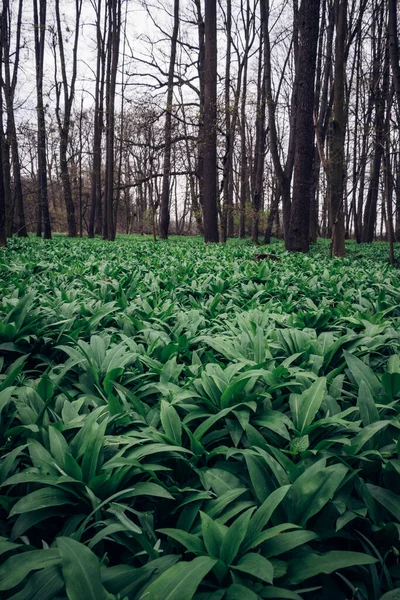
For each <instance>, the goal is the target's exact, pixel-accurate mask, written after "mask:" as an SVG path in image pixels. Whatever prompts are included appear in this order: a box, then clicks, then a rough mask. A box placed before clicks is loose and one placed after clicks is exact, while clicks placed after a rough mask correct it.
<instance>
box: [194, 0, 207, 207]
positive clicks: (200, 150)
mask: <svg viewBox="0 0 400 600" xmlns="http://www.w3.org/2000/svg"><path fill="white" fill-rule="evenodd" d="M207 1H208V0H207ZM194 2H195V5H196V14H197V30H198V39H199V56H198V71H199V103H200V107H199V132H198V140H197V167H196V171H197V178H198V181H199V203H200V206H201V208H202V209H203V204H204V142H205V140H204V94H205V23H204V19H203V15H202V12H201V0H194Z"/></svg>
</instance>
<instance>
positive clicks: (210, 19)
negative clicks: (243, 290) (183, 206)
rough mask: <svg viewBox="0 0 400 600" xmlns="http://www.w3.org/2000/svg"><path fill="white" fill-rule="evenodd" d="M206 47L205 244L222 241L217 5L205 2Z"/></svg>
mask: <svg viewBox="0 0 400 600" xmlns="http://www.w3.org/2000/svg"><path fill="white" fill-rule="evenodd" d="M204 24H205V48H204V158H203V176H204V200H203V218H204V241H205V242H218V240H219V236H218V213H217V2H216V0H206V1H205V13H204Z"/></svg>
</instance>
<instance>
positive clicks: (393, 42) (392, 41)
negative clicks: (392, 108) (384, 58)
mask: <svg viewBox="0 0 400 600" xmlns="http://www.w3.org/2000/svg"><path fill="white" fill-rule="evenodd" d="M388 3H389V24H388V33H389V56H390V65H391V68H392V74H393V84H394V89H395V92H396V98H397V106H398V109H399V110H400V64H399V38H398V31H397V2H396V0H388Z"/></svg>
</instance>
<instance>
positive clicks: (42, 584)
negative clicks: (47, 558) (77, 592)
mask: <svg viewBox="0 0 400 600" xmlns="http://www.w3.org/2000/svg"><path fill="white" fill-rule="evenodd" d="M63 588H64V580H63V578H62V576H61V572H60V569H59V567H48V568H47V569H42V570H41V571H39V572H38V573H34V574H33V575H31V576H30V577H29V579H28V582H27V584H26V585H25V587H24V588H23V589H22V590H21V591H20V592H18V593H17V594H15V595H14V596H11V598H10V600H53V599H54V598H56V597H57V596H58V595H59V593H60V592H61V591H62V589H63Z"/></svg>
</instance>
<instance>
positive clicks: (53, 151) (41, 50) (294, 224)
mask: <svg viewBox="0 0 400 600" xmlns="http://www.w3.org/2000/svg"><path fill="white" fill-rule="evenodd" d="M208 10H210V11H211V12H210V13H208ZM397 10H398V7H397V3H396V0H386V1H378V0H371V1H367V0H362V1H360V0H352V1H349V0H347V1H343V2H342V1H340V2H339V1H337V0H319V1H315V2H303V3H301V4H300V6H299V2H298V0H290V1H289V0H282V1H277V0H275V2H270V1H263V2H261V1H258V0H240V1H239V0H226V1H224V2H222V1H221V2H220V3H219V4H218V5H216V3H215V2H210V3H209V2H206V3H205V6H203V5H202V3H201V1H200V0H180V1H179V0H175V1H174V2H173V3H167V5H165V4H163V3H162V2H161V1H160V0H154V3H151V2H150V1H148V2H145V1H144V0H143V2H142V3H141V4H139V3H135V0H124V1H123V0H115V1H114V0H113V1H111V0H90V1H88V2H86V3H83V1H82V0H75V1H72V0H67V1H63V2H62V5H61V3H60V0H52V1H51V2H50V1H49V0H34V1H33V6H32V5H31V4H30V3H29V5H28V3H27V0H18V2H17V1H16V0H13V1H11V2H10V0H7V1H4V2H3V6H2V13H1V19H2V20H1V40H2V43H1V47H0V52H1V69H2V71H1V88H0V92H1V103H0V109H1V114H0V127H1V130H2V135H1V158H2V161H1V162H2V166H3V168H2V170H1V171H0V173H1V176H2V180H0V189H1V190H2V193H1V194H0V198H1V201H0V239H1V243H2V244H5V243H6V239H7V238H9V237H10V236H12V235H17V236H19V237H24V236H26V235H27V233H28V232H34V233H36V235H37V236H44V238H46V239H49V238H50V237H51V235H52V232H66V233H67V234H68V236H69V237H76V236H82V235H86V234H87V235H88V236H89V237H93V236H94V235H98V234H99V235H102V237H103V238H104V239H109V240H114V239H115V236H116V234H117V233H128V234H129V233H141V234H152V235H153V236H154V238H155V237H156V236H160V237H161V238H167V237H168V234H169V233H175V234H190V233H192V234H195V233H197V234H201V235H203V234H204V236H205V239H206V241H214V242H215V241H217V240H220V241H221V242H225V241H226V239H227V238H230V237H239V238H245V237H246V236H251V238H252V240H253V242H256V243H257V242H258V241H261V240H262V239H263V240H264V243H267V244H268V243H269V241H270V239H271V236H272V235H274V236H276V237H280V238H284V240H285V246H286V249H287V250H301V251H306V252H307V251H308V250H309V247H310V243H314V242H315V241H316V240H317V238H318V237H325V238H326V237H329V238H331V239H332V246H333V252H334V254H335V255H337V256H341V255H344V254H345V244H344V240H345V239H349V238H355V239H356V240H357V242H358V243H362V242H367V243H369V242H372V241H373V240H374V239H380V240H383V239H385V240H387V241H389V243H390V244H391V245H392V244H393V242H394V241H396V240H399V239H400V196H399V194H400V191H399V190H400V183H399V128H398V123H399V101H400V71H399V48H398V18H397ZM391 260H392V262H393V250H392V256H391Z"/></svg>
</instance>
